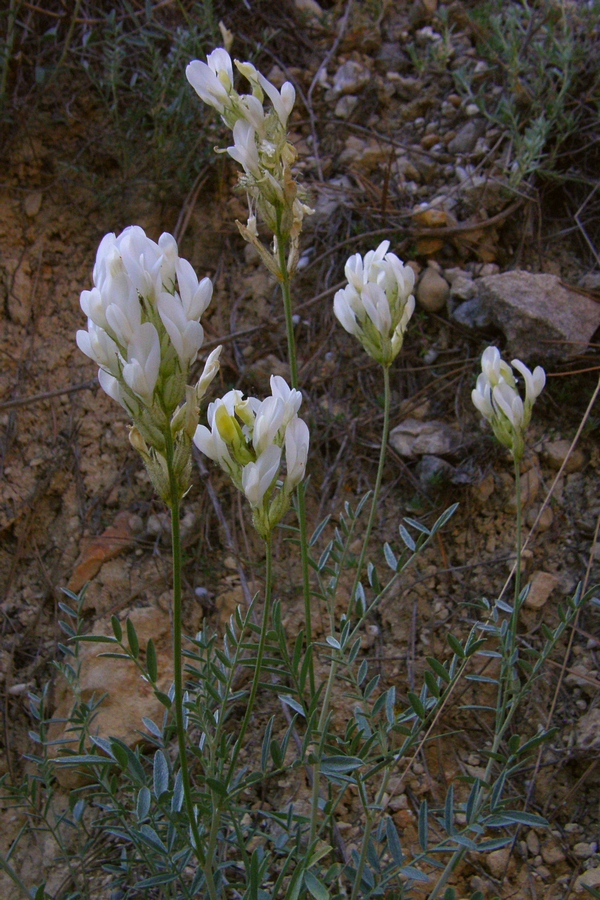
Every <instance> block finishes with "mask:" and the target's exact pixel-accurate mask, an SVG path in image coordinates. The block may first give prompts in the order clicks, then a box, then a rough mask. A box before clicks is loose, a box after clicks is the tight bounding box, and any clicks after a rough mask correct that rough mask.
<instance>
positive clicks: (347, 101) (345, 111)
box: [333, 94, 358, 119]
mask: <svg viewBox="0 0 600 900" xmlns="http://www.w3.org/2000/svg"><path fill="white" fill-rule="evenodd" d="M357 103H358V97H356V96H355V95H354V94H344V96H343V97H340V99H339V100H338V102H337V103H336V106H335V109H334V111H333V113H334V115H335V116H337V117H338V119H347V118H348V117H349V116H351V115H352V113H353V112H354V110H355V109H356V104H357Z"/></svg>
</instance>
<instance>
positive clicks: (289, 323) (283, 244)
mask: <svg viewBox="0 0 600 900" xmlns="http://www.w3.org/2000/svg"><path fill="white" fill-rule="evenodd" d="M275 237H276V238H277V251H278V254H279V270H280V273H281V296H282V299H283V310H284V314H285V330H286V334H287V345H288V359H289V363H290V380H291V382H292V387H293V388H295V389H296V390H298V389H299V388H298V360H297V357H296V337H295V335H294V320H293V313H292V293H291V284H290V273H289V272H288V268H287V244H288V240H286V238H285V236H284V234H283V232H282V229H281V213H280V212H278V215H277V230H276V232H275ZM296 498H297V512H298V527H299V529H300V562H301V565H302V594H303V596H304V627H305V629H306V647H307V649H308V648H311V647H312V610H311V603H310V601H311V594H310V575H309V563H308V534H307V524H306V502H305V489H304V484H303V483H302V482H301V483H300V484H299V485H298V487H297V488H296ZM308 673H309V683H310V695H311V698H312V697H314V695H315V670H314V664H313V659H312V654H311V658H310V662H309V668H308Z"/></svg>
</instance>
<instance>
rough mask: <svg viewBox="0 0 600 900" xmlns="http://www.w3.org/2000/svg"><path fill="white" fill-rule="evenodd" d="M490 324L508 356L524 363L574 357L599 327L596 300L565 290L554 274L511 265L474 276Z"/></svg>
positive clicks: (598, 306) (599, 309)
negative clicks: (502, 338) (498, 272)
mask: <svg viewBox="0 0 600 900" xmlns="http://www.w3.org/2000/svg"><path fill="white" fill-rule="evenodd" d="M478 289H479V296H480V298H481V301H482V303H483V306H484V308H485V309H486V310H487V311H488V313H489V315H490V319H491V322H492V324H493V325H495V326H496V327H497V328H499V329H500V330H501V331H503V332H504V334H505V335H506V338H507V342H508V345H509V354H512V355H513V356H516V357H518V358H519V359H522V360H523V361H524V362H528V361H529V360H531V359H532V358H534V357H539V356H544V357H545V359H549V360H564V359H565V358H570V357H572V356H579V355H581V353H583V352H585V349H586V347H587V345H588V343H589V341H590V340H591V338H592V336H593V334H594V332H595V331H596V329H597V328H598V327H600V304H598V303H594V301H593V300H591V299H590V298H589V297H586V296H584V295H582V294H579V293H575V292H574V291H570V290H569V289H568V288H566V287H564V286H563V285H562V283H561V282H560V280H559V279H558V278H557V277H556V276H555V275H535V274H532V273H531V272H525V271H523V270H519V269H515V270H514V271H512V272H504V273H503V274H501V275H490V276H487V277H485V278H480V279H479V280H478Z"/></svg>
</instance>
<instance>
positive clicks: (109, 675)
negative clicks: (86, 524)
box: [51, 606, 173, 787]
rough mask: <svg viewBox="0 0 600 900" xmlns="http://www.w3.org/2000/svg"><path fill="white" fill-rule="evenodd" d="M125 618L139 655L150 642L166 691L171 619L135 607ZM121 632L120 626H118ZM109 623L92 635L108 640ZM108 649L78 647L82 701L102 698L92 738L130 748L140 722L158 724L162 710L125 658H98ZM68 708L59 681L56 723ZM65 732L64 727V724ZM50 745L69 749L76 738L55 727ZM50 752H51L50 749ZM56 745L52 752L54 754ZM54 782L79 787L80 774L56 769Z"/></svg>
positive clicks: (68, 697) (68, 695)
mask: <svg viewBox="0 0 600 900" xmlns="http://www.w3.org/2000/svg"><path fill="white" fill-rule="evenodd" d="M128 618H129V619H130V621H131V622H132V623H133V625H134V627H135V630H136V632H137V635H138V638H139V642H140V648H141V650H142V653H143V651H144V650H145V648H146V644H147V642H148V640H149V639H150V638H152V639H153V641H154V644H155V647H156V656H157V662H158V674H159V681H158V686H159V689H160V690H162V691H164V692H165V693H166V692H168V690H169V688H170V686H171V682H172V680H173V662H172V655H171V619H170V616H169V613H168V612H163V610H161V609H158V608H157V607H150V606H147V607H140V608H138V609H133V610H131V611H130V612H129V616H128ZM123 631H124V632H125V627H123ZM112 633H113V632H112V627H111V625H110V622H109V621H106V620H101V621H99V622H97V623H96V625H95V626H94V628H93V631H92V634H95V635H101V634H105V635H112ZM107 649H108V646H107V645H106V644H83V645H82V647H81V649H80V659H81V674H80V682H79V684H80V690H81V699H82V700H83V701H84V702H89V701H90V700H91V699H92V697H96V698H100V697H101V696H102V695H103V694H106V696H105V698H104V700H103V701H102V703H101V705H100V706H99V707H98V710H97V713H96V716H95V718H94V721H93V724H92V728H91V733H92V734H93V735H94V736H99V737H104V738H108V737H117V738H120V739H121V740H122V741H124V742H125V743H126V744H127V745H128V746H129V747H135V746H136V745H137V744H139V743H140V742H141V741H142V740H143V734H144V731H145V729H144V724H143V722H142V717H146V718H149V719H152V720H153V721H155V722H157V723H159V722H161V721H162V717H163V714H164V710H165V708H164V706H163V705H162V704H161V703H160V702H159V701H158V700H157V698H156V697H155V695H154V690H153V689H152V687H151V686H150V685H149V684H148V683H147V682H146V681H144V679H143V678H142V677H141V674H140V672H139V670H138V669H137V667H136V666H135V665H134V663H132V662H131V661H130V660H127V659H106V658H104V657H102V656H101V654H102V653H105V652H106V651H107ZM72 706H73V694H72V692H71V689H70V687H69V685H68V684H67V682H66V681H65V680H64V679H62V678H61V679H60V680H59V681H58V682H57V686H56V709H55V711H54V718H55V719H65V718H67V717H68V716H69V713H70V711H71V709H72ZM67 728H68V725H67ZM51 738H52V740H56V739H57V738H63V739H65V738H66V739H68V741H70V744H69V742H67V743H63V744H59V745H58V746H66V747H69V746H70V745H71V746H72V745H73V742H74V743H75V745H76V743H77V738H76V737H73V732H72V731H67V730H66V728H62V727H61V726H60V725H58V724H57V725H55V726H53V728H52V731H51ZM51 749H52V748H51ZM57 751H58V747H57V746H56V745H55V750H54V753H55V755H58V752H57ZM56 772H57V778H58V779H59V781H60V783H61V784H62V785H63V787H73V786H75V785H77V784H81V782H82V779H81V775H80V774H79V773H78V772H77V771H76V770H74V769H70V768H69V769H63V768H60V767H57V770H56Z"/></svg>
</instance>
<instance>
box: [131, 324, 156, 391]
mask: <svg viewBox="0 0 600 900" xmlns="http://www.w3.org/2000/svg"><path fill="white" fill-rule="evenodd" d="M159 368H160V341H159V339H158V332H157V330H156V328H155V327H154V325H153V324H152V323H151V322H144V323H143V324H142V325H140V326H139V328H138V329H137V330H136V331H135V332H134V333H133V335H132V337H131V341H130V342H129V346H128V348H127V364H126V365H124V366H123V380H124V381H125V383H126V384H127V385H128V387H130V388H131V390H132V391H133V392H134V394H137V395H138V397H141V398H142V400H143V401H144V403H146V404H147V405H148V406H152V402H153V395H154V388H155V387H156V382H157V381H158V371H159Z"/></svg>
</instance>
